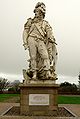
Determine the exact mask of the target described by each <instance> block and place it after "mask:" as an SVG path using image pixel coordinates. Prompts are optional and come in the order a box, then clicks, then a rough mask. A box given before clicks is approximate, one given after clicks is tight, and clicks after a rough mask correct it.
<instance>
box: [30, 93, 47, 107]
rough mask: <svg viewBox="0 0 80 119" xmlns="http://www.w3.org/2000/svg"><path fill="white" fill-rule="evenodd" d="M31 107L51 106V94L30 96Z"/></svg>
mask: <svg viewBox="0 0 80 119" xmlns="http://www.w3.org/2000/svg"><path fill="white" fill-rule="evenodd" d="M29 105H49V94H29Z"/></svg>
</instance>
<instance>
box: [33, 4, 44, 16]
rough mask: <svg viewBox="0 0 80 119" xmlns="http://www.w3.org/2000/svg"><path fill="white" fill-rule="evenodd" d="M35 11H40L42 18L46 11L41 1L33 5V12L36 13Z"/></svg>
mask: <svg viewBox="0 0 80 119" xmlns="http://www.w3.org/2000/svg"><path fill="white" fill-rule="evenodd" d="M37 12H39V13H41V14H42V15H43V18H44V17H45V13H46V6H45V4H44V3H43V2H38V3H37V4H36V6H35V9H34V13H35V14H36V13H37Z"/></svg>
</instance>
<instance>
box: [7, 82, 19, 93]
mask: <svg viewBox="0 0 80 119" xmlns="http://www.w3.org/2000/svg"><path fill="white" fill-rule="evenodd" d="M19 84H20V81H19V80H14V81H13V82H12V83H11V85H12V86H11V87H10V88H9V89H8V91H9V92H12V93H19V92H20V88H19Z"/></svg>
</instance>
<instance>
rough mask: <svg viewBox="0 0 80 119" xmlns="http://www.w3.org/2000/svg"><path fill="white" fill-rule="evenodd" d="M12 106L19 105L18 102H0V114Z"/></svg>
mask: <svg viewBox="0 0 80 119" xmlns="http://www.w3.org/2000/svg"><path fill="white" fill-rule="evenodd" d="M12 106H19V103H0V115H3V114H4V113H5V112H6V110H9V109H10V108H11V107H12Z"/></svg>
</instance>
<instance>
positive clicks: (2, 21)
mask: <svg viewBox="0 0 80 119" xmlns="http://www.w3.org/2000/svg"><path fill="white" fill-rule="evenodd" d="M39 1H40V2H44V3H45V4H46V17H45V19H46V20H47V21H48V22H49V23H50V25H51V26H52V28H53V33H54V36H55V38H56V42H57V44H58V45H57V49H58V53H59V56H58V63H57V74H58V78H59V79H58V82H64V81H69V82H71V83H78V74H79V72H80V0H52V1H50V0H39ZM39 1H38V0H29V1H28V0H0V77H5V78H8V79H9V80H12V81H13V80H16V79H17V80H22V78H23V76H22V69H24V68H28V63H27V59H28V51H25V50H24V47H23V46H22V44H23V42H22V32H23V26H24V23H25V22H26V20H27V18H29V17H32V18H33V16H34V13H33V10H34V7H35V5H36V3H37V2H39Z"/></svg>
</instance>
